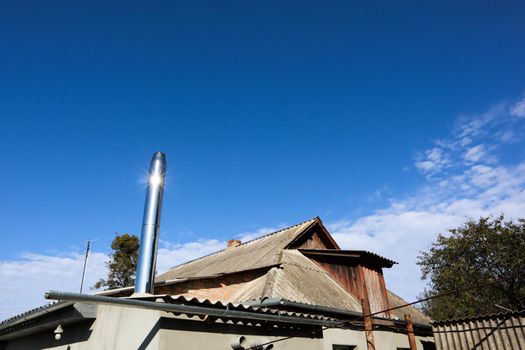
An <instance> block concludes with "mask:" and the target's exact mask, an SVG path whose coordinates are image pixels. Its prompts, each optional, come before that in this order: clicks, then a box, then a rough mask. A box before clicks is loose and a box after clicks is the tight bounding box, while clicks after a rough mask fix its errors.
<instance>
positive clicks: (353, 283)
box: [311, 258, 390, 317]
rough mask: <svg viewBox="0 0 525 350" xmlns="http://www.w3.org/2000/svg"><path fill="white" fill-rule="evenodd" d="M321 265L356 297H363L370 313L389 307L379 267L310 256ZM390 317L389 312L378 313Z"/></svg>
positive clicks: (359, 298)
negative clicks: (336, 261) (342, 262)
mask: <svg viewBox="0 0 525 350" xmlns="http://www.w3.org/2000/svg"><path fill="white" fill-rule="evenodd" d="M311 259H312V260H313V261H314V262H315V263H317V264H318V265H319V266H321V267H322V268H323V269H324V270H325V271H326V272H328V274H329V275H330V276H332V278H333V279H335V280H336V281H337V282H338V283H339V285H341V287H343V288H344V289H345V290H346V291H347V292H349V293H350V294H351V295H353V296H354V297H356V298H357V300H361V299H364V300H365V302H366V303H368V304H369V305H370V310H371V312H372V313H375V312H378V311H381V310H386V309H388V308H389V303H388V297H387V292H386V286H385V280H384V277H383V272H382V270H381V268H375V267H367V266H363V265H361V264H359V263H355V264H341V263H335V262H333V261H327V259H326V258H311ZM377 316H379V317H390V313H388V312H386V313H381V314H378V315H377Z"/></svg>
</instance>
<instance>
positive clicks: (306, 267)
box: [157, 217, 431, 323]
mask: <svg viewBox="0 0 525 350" xmlns="http://www.w3.org/2000/svg"><path fill="white" fill-rule="evenodd" d="M315 224H319V225H322V222H321V220H320V219H319V218H318V217H316V218H313V219H310V220H307V221H304V222H302V223H300V224H297V225H294V226H291V227H287V228H284V229H282V230H279V231H276V232H273V233H271V234H268V235H265V236H262V237H259V238H256V239H253V240H251V241H248V242H244V243H242V244H241V245H239V246H236V247H230V248H226V249H223V250H221V251H218V252H215V253H212V254H210V255H207V256H204V257H201V258H198V259H195V260H192V261H189V262H187V263H184V264H181V265H178V266H175V267H174V268H172V269H171V270H169V271H168V272H166V273H164V274H162V275H160V276H159V277H158V278H157V281H168V280H172V279H178V278H198V277H201V278H203V279H206V278H207V276H209V277H210V278H216V277H217V276H220V275H224V274H231V273H237V272H246V273H247V272H248V271H253V270H256V269H263V270H264V271H266V272H264V271H263V273H262V274H261V275H260V276H258V277H255V278H254V279H253V280H250V281H248V282H243V283H242V285H241V286H240V287H239V288H238V290H236V291H235V292H234V293H232V294H230V295H228V296H226V297H224V299H223V300H222V301H223V302H245V301H252V300H261V299H266V298H268V299H273V298H277V299H279V298H282V299H286V300H290V301H293V302H300V303H305V304H309V305H317V306H326V307H332V308H337V309H343V310H350V311H356V312H362V309H361V304H360V302H359V301H358V300H357V299H356V298H355V297H354V296H352V295H351V294H349V293H348V292H347V291H346V290H345V289H344V288H342V287H341V286H340V285H339V283H337V282H336V281H335V280H334V279H333V278H332V277H331V276H330V275H329V274H328V273H327V272H326V271H325V270H324V269H322V268H321V267H319V266H318V265H317V264H316V263H314V262H313V261H312V260H310V259H309V258H308V257H306V256H305V255H304V254H302V253H301V251H304V252H305V254H306V253H307V252H316V251H318V250H315V249H299V250H297V249H287V247H288V246H289V245H290V243H291V242H294V241H296V240H297V239H298V238H299V237H300V236H301V235H302V234H304V233H306V232H307V231H308V229H309V228H311V227H313V226H314V225H315ZM327 251H328V252H332V253H334V252H335V253H334V254H338V255H341V254H342V255H345V254H354V255H356V254H357V255H359V256H365V257H367V258H373V259H376V260H378V261H380V262H381V263H382V264H384V265H385V266H391V265H392V264H394V263H395V262H394V261H392V260H389V259H386V258H384V257H381V256H379V255H376V254H374V253H371V252H366V251H354V250H352V251H351V250H346V251H345V250H342V251H340V253H338V252H337V250H335V249H330V250H327ZM357 255H356V256H357ZM388 298H389V302H390V305H391V307H395V306H400V305H403V304H405V303H406V302H405V301H404V300H403V299H401V298H400V297H399V296H397V295H395V294H394V293H392V292H390V291H388ZM404 313H410V314H411V315H412V317H413V320H414V322H419V323H429V322H430V321H431V320H430V319H429V318H428V317H427V316H425V315H424V314H423V313H422V312H421V311H419V310H418V309H417V308H415V307H413V306H407V307H404V308H402V309H399V310H394V311H393V312H392V314H393V315H395V316H397V317H398V318H399V319H403V315H404Z"/></svg>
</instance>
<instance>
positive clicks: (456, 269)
mask: <svg viewBox="0 0 525 350" xmlns="http://www.w3.org/2000/svg"><path fill="white" fill-rule="evenodd" d="M449 233H450V234H447V235H441V234H440V235H439V236H438V238H437V241H436V242H434V243H433V244H432V246H431V248H430V251H429V252H424V253H422V254H421V255H420V256H419V257H418V259H419V261H418V265H420V267H421V271H422V273H423V277H422V278H423V279H428V280H429V285H428V289H426V290H425V292H424V293H423V296H422V297H431V296H435V295H438V294H443V293H449V292H451V291H458V290H459V289H464V288H468V287H470V286H480V287H479V288H475V289H472V290H469V291H466V292H461V293H456V294H452V295H447V296H444V297H439V298H435V299H431V300H429V301H427V302H425V304H424V305H423V309H424V311H426V313H427V314H428V315H429V316H430V317H431V318H433V319H435V320H442V319H450V318H459V317H467V316H473V315H480V314H487V313H493V312H501V311H502V310H501V308H498V307H497V306H496V304H497V305H500V306H503V307H506V308H508V309H512V310H523V309H524V308H525V219H519V220H517V221H505V218H504V216H503V215H502V216H500V217H498V218H492V217H482V218H480V219H479V220H478V221H473V220H468V221H467V222H466V223H465V224H464V225H463V226H461V227H459V228H456V229H451V230H449ZM497 280H503V281H501V282H497V283H493V284H491V285H489V286H483V285H484V284H487V283H491V282H494V281H497Z"/></svg>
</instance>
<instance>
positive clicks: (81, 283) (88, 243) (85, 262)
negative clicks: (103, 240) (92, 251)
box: [80, 241, 91, 293]
mask: <svg viewBox="0 0 525 350" xmlns="http://www.w3.org/2000/svg"><path fill="white" fill-rule="evenodd" d="M90 243H91V242H90V241H87V247H86V256H85V257H84V269H83V270H82V281H80V293H82V287H84V276H85V275H86V265H87V259H88V254H89V245H90Z"/></svg>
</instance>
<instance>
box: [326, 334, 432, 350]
mask: <svg viewBox="0 0 525 350" xmlns="http://www.w3.org/2000/svg"><path fill="white" fill-rule="evenodd" d="M323 337H324V345H323V350H332V349H333V345H334V344H335V345H355V346H356V350H367V347H366V338H365V333H364V332H363V331H359V330H348V329H326V330H324V331H323ZM422 341H423V342H425V341H430V342H432V341H433V338H432V337H416V345H417V349H418V350H426V349H424V348H423V343H422ZM374 343H375V348H376V349H378V350H397V349H398V348H410V346H409V344H408V336H407V335H406V334H404V333H395V332H387V331H377V330H376V331H374Z"/></svg>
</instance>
